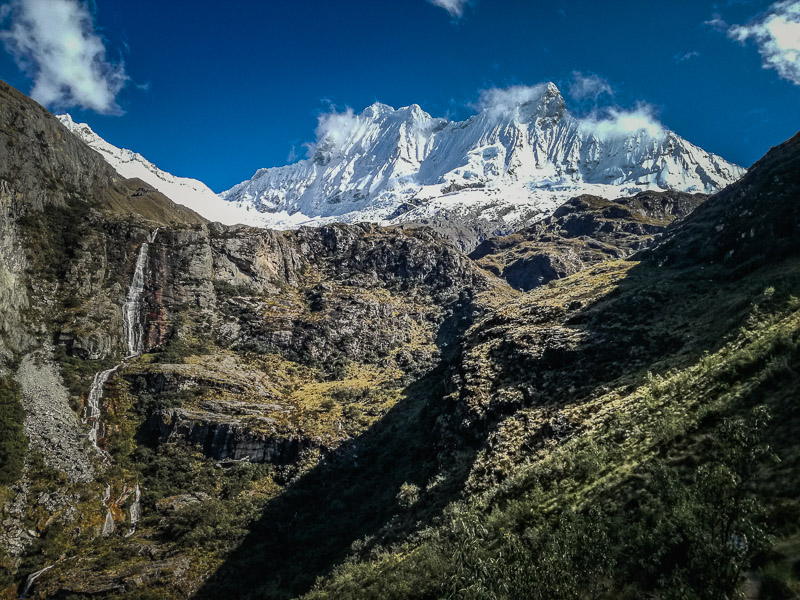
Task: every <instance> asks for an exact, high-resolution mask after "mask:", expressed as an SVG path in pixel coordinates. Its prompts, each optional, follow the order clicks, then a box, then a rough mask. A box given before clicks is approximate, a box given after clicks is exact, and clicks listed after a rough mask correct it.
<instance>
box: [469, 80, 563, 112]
mask: <svg viewBox="0 0 800 600" xmlns="http://www.w3.org/2000/svg"><path fill="white" fill-rule="evenodd" d="M550 85H552V84H550V83H540V84H538V85H530V86H528V85H512V86H511V87H507V88H490V89H488V90H481V91H480V95H479V97H478V102H477V103H475V104H471V105H470V107H471V108H473V109H475V110H478V111H481V112H483V111H489V112H494V113H507V112H511V111H513V110H515V109H516V108H518V107H520V106H522V105H523V104H527V103H528V102H538V101H539V100H541V98H542V96H543V95H544V93H545V92H546V91H547V88H548V86H550Z"/></svg>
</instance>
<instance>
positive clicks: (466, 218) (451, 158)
mask: <svg viewBox="0 0 800 600" xmlns="http://www.w3.org/2000/svg"><path fill="white" fill-rule="evenodd" d="M60 119H61V121H62V123H64V124H65V125H66V126H67V127H68V128H69V129H70V130H71V131H73V132H74V133H76V134H77V135H79V136H80V137H81V138H82V139H83V140H84V141H85V142H87V143H88V144H89V145H90V146H91V147H92V148H94V149H95V150H97V151H99V152H100V153H101V154H102V155H103V156H104V157H105V159H106V160H107V161H108V162H109V163H110V164H111V165H112V166H114V168H115V169H117V171H119V172H120V173H121V174H122V175H124V176H126V177H139V178H141V179H144V180H145V181H147V182H148V183H150V184H151V185H153V186H154V187H156V188H157V189H158V190H159V191H161V192H163V193H164V194H165V195H167V196H168V197H170V198H172V199H174V200H175V201H176V202H179V203H182V204H185V205H186V206H189V207H191V208H193V209H194V210H196V211H198V212H199V213H201V214H202V215H203V216H205V217H207V218H209V219H211V220H219V221H221V222H224V223H236V222H242V223H247V224H252V225H257V226H265V227H272V228H276V229H289V228H294V227H296V226H299V225H304V224H309V225H313V224H321V223H326V222H334V221H338V222H346V223H354V222H360V221H371V222H378V223H383V224H391V223H402V222H422V223H427V224H430V225H433V226H434V227H436V228H438V229H440V230H443V231H444V232H445V233H446V234H448V235H449V237H452V238H454V239H457V240H459V241H461V242H462V246H463V247H470V246H474V245H475V243H477V242H478V241H480V240H481V239H484V238H485V237H488V236H490V235H497V234H503V233H508V232H511V231H514V230H517V229H519V228H521V227H523V226H526V225H529V224H530V223H532V222H534V221H536V220H538V219H540V218H543V217H546V216H548V215H550V214H551V213H552V212H553V210H555V209H556V208H557V207H558V206H559V205H561V204H563V202H565V201H566V200H568V199H569V198H571V197H574V196H577V195H579V194H584V193H587V194H593V195H596V196H601V197H606V198H617V197H621V196H628V195H633V194H636V193H638V192H641V191H645V190H676V191H685V192H703V193H714V192H716V191H719V190H720V189H722V188H724V187H725V186H726V185H728V184H730V183H732V182H733V181H736V180H737V179H739V178H740V177H741V176H742V175H743V174H744V172H745V169H743V168H741V167H739V166H737V165H734V164H732V163H730V162H728V161H726V160H724V159H723V158H721V157H719V156H717V155H714V154H711V153H709V152H706V151H705V150H702V149H701V148H699V147H697V146H695V145H693V144H691V143H690V142H688V141H686V140H685V139H683V138H682V137H680V136H678V135H677V134H675V133H673V132H671V131H669V130H665V129H661V128H660V127H657V126H654V125H652V124H649V123H644V122H640V121H637V120H629V122H627V123H626V122H620V120H617V121H614V120H613V119H612V120H608V121H600V122H598V121H595V120H591V119H579V118H576V117H574V116H572V115H571V114H570V113H569V112H568V111H567V109H566V105H565V102H564V98H563V97H562V95H561V93H560V92H559V90H558V88H557V87H556V86H555V85H554V84H552V83H548V84H542V85H539V86H536V87H535V88H532V89H530V90H529V91H528V93H527V94H525V95H524V97H522V98H521V99H520V100H519V101H518V102H514V103H508V102H506V103H493V104H490V105H487V106H485V107H484V108H482V109H481V110H480V112H478V114H476V115H474V116H472V117H470V118H469V119H467V120H466V121H448V120H446V119H440V118H434V117H431V115H429V114H428V113H426V112H425V111H423V110H422V109H421V108H420V107H419V106H418V105H416V104H414V105H411V106H408V107H405V108H400V109H397V110H395V109H393V108H391V107H389V106H386V105H385V104H380V103H375V104H373V105H371V106H369V107H367V108H366V109H365V110H364V111H363V112H362V113H360V114H357V115H356V114H353V113H352V112H346V113H340V114H333V115H329V116H328V117H326V118H323V120H322V121H321V123H320V128H319V130H318V139H317V142H316V143H315V144H313V145H312V146H311V147H310V156H309V157H308V158H306V159H304V160H300V161H298V162H296V163H294V164H290V165H287V166H283V167H275V168H269V169H260V170H259V171H257V172H256V173H255V175H253V177H252V178H251V179H249V180H247V181H244V182H242V183H240V184H238V185H236V186H234V187H232V188H231V189H229V190H227V191H224V192H222V193H221V194H219V195H216V194H214V193H213V192H212V191H211V190H210V189H209V188H208V187H207V186H205V185H204V184H202V183H201V182H199V181H196V180H192V179H184V178H179V177H175V176H173V175H170V174H169V173H166V172H164V171H161V170H160V169H158V168H157V167H155V165H153V164H152V163H150V162H149V161H147V160H146V159H145V158H144V157H142V156H141V155H139V154H136V153H134V152H132V151H130V150H122V149H119V148H117V147H115V146H113V145H111V144H109V143H108V142H106V141H105V140H103V139H102V138H100V137H99V136H97V135H96V134H95V133H94V132H93V131H92V130H91V129H90V128H89V127H88V126H87V125H85V124H76V123H75V122H74V121H73V120H72V119H71V118H70V117H69V115H63V116H61V117H60Z"/></svg>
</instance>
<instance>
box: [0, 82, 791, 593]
mask: <svg viewBox="0 0 800 600" xmlns="http://www.w3.org/2000/svg"><path fill="white" fill-rule="evenodd" d="M3 144H5V145H4V146H3ZM3 147H4V148H5V151H4V152H3V153H2V154H0V282H2V284H3V285H2V286H0V598H8V599H11V598H16V597H18V596H19V595H21V594H27V597H30V598H56V599H63V600H67V599H69V600H84V599H88V598H107V599H119V600H121V599H139V600H156V599H172V598H221V597H235V598H242V599H247V598H253V599H255V598H273V599H289V598H308V599H314V600H321V599H325V598H331V599H333V598H335V599H337V600H338V599H347V598H354V599H355V598H381V599H383V598H397V599H400V598H418V599H429V598H431V599H432V598H468V599H495V598H497V599H501V598H502V599H506V598H507V599H516V598H520V599H521V598H526V599H528V598H542V599H545V598H546V599H557V598H564V599H567V598H570V599H572V598H586V599H589V598H591V599H600V598H608V599H611V598H630V599H634V598H664V599H667V598H675V599H694V598H696V599H732V598H734V597H737V594H744V595H745V596H746V597H748V598H760V599H782V598H785V599H789V598H794V597H797V596H798V595H800V487H798V485H799V484H798V482H800V477H798V474H800V444H798V443H797V436H796V432H797V431H798V428H800V411H798V390H800V299H799V298H800V177H798V174H799V173H800V135H798V136H795V137H794V138H792V139H791V140H789V141H787V142H786V143H784V144H783V145H781V146H780V147H778V148H775V149H773V150H772V151H771V152H770V153H769V154H768V155H767V156H766V157H765V158H764V159H762V160H761V161H759V162H758V163H756V164H755V165H754V166H753V167H752V168H751V170H750V171H749V172H748V174H747V175H746V176H745V177H744V178H743V179H742V180H741V181H740V182H738V183H736V184H733V185H731V186H730V187H728V188H726V189H725V190H723V191H722V192H720V193H718V194H716V195H714V196H711V197H708V198H707V197H705V196H702V195H689V194H680V193H675V192H664V193H649V192H648V193H645V194H640V195H638V196H635V197H632V198H625V199H618V200H614V201H609V200H604V199H600V198H596V197H592V196H581V197H578V198H575V199H573V200H571V201H569V202H568V203H567V204H565V205H564V206H563V207H561V208H560V209H559V210H558V211H556V213H555V214H554V215H553V216H552V217H551V218H549V219H547V220H545V221H542V222H541V223H538V224H536V225H535V226H533V227H530V228H528V229H526V230H524V231H520V232H517V233H516V234H513V235H511V236H506V237H503V238H496V239H492V240H488V241H487V242H484V244H482V245H481V246H480V247H479V248H478V249H477V250H476V251H475V253H473V254H472V255H471V257H468V256H466V255H465V254H463V253H462V252H461V251H459V249H458V248H457V247H456V246H455V245H454V244H453V243H452V242H450V241H448V240H446V239H444V238H442V237H441V236H439V235H438V234H437V233H435V232H434V231H433V230H431V229H429V228H426V227H419V226H413V227H412V226H397V227H391V228H381V227H378V226H375V225H366V224H359V225H341V224H337V225H329V226H325V227H320V228H316V229H300V230H296V231H288V232H275V231H269V230H261V229H255V228H250V227H245V226H235V227H228V226H223V225H220V224H215V223H211V224H210V223H207V222H205V220H204V219H202V218H201V217H199V216H197V215H196V214H194V213H192V212H191V211H188V209H185V208H183V207H180V206H178V205H175V204H173V203H172V202H171V201H170V200H168V199H167V198H166V197H164V196H163V195H161V194H159V193H158V192H156V191H154V190H152V189H150V188H149V187H147V186H146V185H144V184H142V183H141V182H137V181H135V180H124V179H121V178H120V177H118V176H117V175H116V174H115V173H114V172H113V170H111V169H110V168H109V167H108V165H106V164H105V163H104V162H103V160H102V158H101V157H100V156H99V155H97V154H96V153H94V152H93V151H92V150H91V149H89V148H88V147H87V146H85V145H83V146H82V145H81V144H80V143H79V141H78V140H77V138H74V139H73V137H72V136H71V134H69V132H68V131H67V130H66V129H65V128H63V126H62V125H61V124H60V123H59V122H58V121H57V120H55V119H54V118H53V117H52V116H50V115H49V114H48V113H46V111H44V109H42V108H41V107H39V106H38V105H36V104H35V103H33V102H32V101H30V100H28V99H27V98H25V97H24V96H22V95H21V94H19V93H18V92H16V91H15V90H13V89H11V88H8V87H7V86H5V85H3V87H0V148H3ZM34 167H35V168H34ZM145 244H146V245H145ZM137 265H138V266H139V267H142V273H143V280H144V281H143V283H142V286H141V287H142V292H141V293H142V298H141V303H142V308H141V311H140V312H141V315H139V316H138V318H140V320H141V330H140V333H141V338H142V342H143V347H144V349H143V352H142V353H141V354H136V353H133V354H132V353H131V352H130V351H129V348H130V346H129V340H128V339H126V336H127V334H128V333H129V332H130V331H134V334H136V332H137V331H139V330H137V329H131V327H133V325H131V322H130V317H129V316H127V313H125V314H126V316H123V306H125V305H126V303H129V304H130V303H131V302H132V300H131V289H130V288H133V287H134V286H132V285H131V282H132V279H133V275H134V272H135V271H136V270H137V268H138V267H137ZM100 374H105V377H106V379H102V378H100ZM98 392H99V393H100V394H101V398H100V403H99V416H98V415H96V414H95V413H94V412H92V406H93V404H92V403H93V402H94V401H95V400H96V399H97V395H96V394H97V393H98ZM90 431H94V432H95V436H94V437H95V438H96V440H95V441H93V440H91V439H89V438H90V435H89V433H90ZM40 571H41V572H40ZM35 573H38V574H37V575H36V577H35V578H31V577H29V576H30V575H31V574H35Z"/></svg>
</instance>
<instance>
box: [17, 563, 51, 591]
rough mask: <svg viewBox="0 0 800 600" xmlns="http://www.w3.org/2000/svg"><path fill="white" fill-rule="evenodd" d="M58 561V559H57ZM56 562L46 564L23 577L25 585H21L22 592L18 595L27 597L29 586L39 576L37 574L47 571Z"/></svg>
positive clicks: (31, 585)
mask: <svg viewBox="0 0 800 600" xmlns="http://www.w3.org/2000/svg"><path fill="white" fill-rule="evenodd" d="M59 562H60V561H59ZM57 564H58V563H53V564H52V565H47V566H46V567H45V568H44V569H41V570H39V571H36V572H35V573H31V574H30V575H28V577H27V578H26V579H25V585H24V586H22V593H21V594H20V595H19V597H20V598H27V597H28V592H30V591H31V587H33V582H34V581H36V580H37V579H38V578H39V575H41V574H42V573H44V572H45V571H49V570H50V569H52V568H53V567H55V566H56V565H57Z"/></svg>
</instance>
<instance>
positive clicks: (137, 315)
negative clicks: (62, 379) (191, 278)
mask: <svg viewBox="0 0 800 600" xmlns="http://www.w3.org/2000/svg"><path fill="white" fill-rule="evenodd" d="M156 235H158V229H156V230H154V231H153V232H152V233H151V234H150V235H149V236H148V237H147V241H146V242H143V243H142V246H141V248H139V254H138V255H137V257H136V267H135V269H134V271H133V279H132V280H131V285H130V287H129V288H128V294H127V296H126V297H125V302H124V303H123V305H122V328H123V333H124V336H125V340H126V343H127V346H128V356H126V357H125V358H124V359H123V361H122V363H120V364H118V365H117V366H116V367H113V368H112V369H107V370H105V371H101V372H99V373H97V374H96V375H95V376H94V380H93V381H92V386H91V388H89V397H88V399H87V401H86V407H85V408H84V413H83V421H84V423H86V422H89V423H90V424H91V430H90V431H89V441H91V442H92V445H93V446H94V447H95V448H97V449H98V450H100V451H101V452H102V450H101V449H100V448H99V447H98V446H97V440H98V438H100V437H104V436H103V435H100V432H101V431H102V429H103V424H102V418H101V417H102V401H103V390H104V388H105V384H106V382H107V381H108V378H109V377H110V376H111V375H112V374H113V373H114V372H116V371H117V370H118V369H119V368H120V367H121V366H122V365H124V364H125V362H127V361H128V360H129V359H131V358H134V357H136V356H139V355H140V354H141V353H142V352H143V351H144V327H143V323H142V296H143V295H144V283H145V269H146V268H147V261H148V258H149V250H150V244H153V243H155V241H156Z"/></svg>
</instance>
